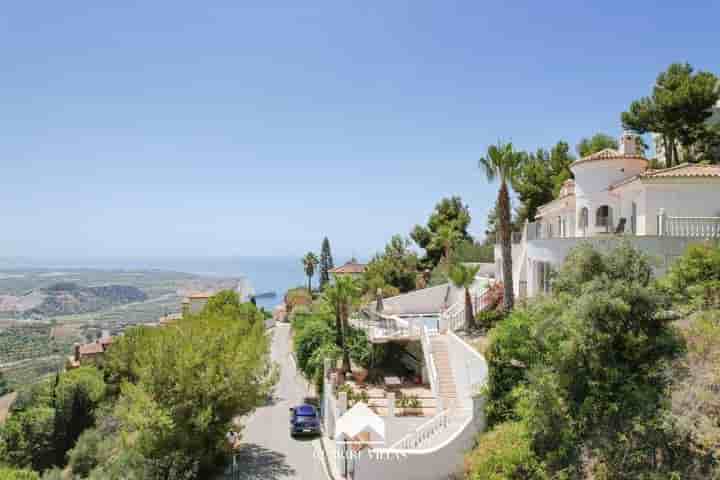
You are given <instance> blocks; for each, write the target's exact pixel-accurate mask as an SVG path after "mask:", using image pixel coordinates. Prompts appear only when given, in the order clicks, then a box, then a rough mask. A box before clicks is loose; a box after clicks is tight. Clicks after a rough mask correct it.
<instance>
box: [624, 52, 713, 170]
mask: <svg viewBox="0 0 720 480" xmlns="http://www.w3.org/2000/svg"><path fill="white" fill-rule="evenodd" d="M717 85H718V77H716V76H715V75H713V74H712V73H710V72H702V71H699V72H695V71H694V69H693V68H692V67H691V66H690V64H688V63H684V64H682V63H673V64H672V65H670V67H668V69H667V70H666V71H664V72H662V73H660V74H659V75H658V77H657V80H656V82H655V86H654V87H653V91H652V94H651V95H650V96H649V97H642V98H640V99H639V100H636V101H634V102H632V103H631V104H630V108H629V109H628V111H626V112H623V113H622V117H621V118H622V123H623V126H624V127H625V128H628V129H630V130H633V131H635V132H637V133H641V134H642V133H657V134H660V136H661V140H662V144H663V150H664V152H665V159H666V166H668V167H670V166H673V165H677V164H679V163H680V162H681V160H682V159H684V160H687V161H695V160H700V159H701V158H699V156H698V155H697V152H695V151H694V149H693V147H694V145H695V144H696V143H698V142H703V141H707V136H708V135H710V136H711V137H712V136H713V135H714V134H715V132H714V131H713V130H712V128H711V127H710V126H708V125H707V124H706V120H707V119H708V118H710V116H711V115H712V107H713V106H714V105H715V104H716V103H717V101H718V99H719V98H720V90H719V89H718V87H717ZM680 147H682V155H681V152H680Z"/></svg>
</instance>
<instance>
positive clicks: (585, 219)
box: [578, 207, 588, 228]
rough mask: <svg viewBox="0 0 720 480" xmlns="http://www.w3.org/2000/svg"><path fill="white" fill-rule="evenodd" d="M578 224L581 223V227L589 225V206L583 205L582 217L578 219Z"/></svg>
mask: <svg viewBox="0 0 720 480" xmlns="http://www.w3.org/2000/svg"><path fill="white" fill-rule="evenodd" d="M578 224H580V228H587V226H588V209H587V207H583V208H582V209H580V219H579V220H578Z"/></svg>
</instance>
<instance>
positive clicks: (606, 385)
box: [474, 244, 688, 478]
mask: <svg viewBox="0 0 720 480" xmlns="http://www.w3.org/2000/svg"><path fill="white" fill-rule="evenodd" d="M651 272H652V269H651V266H650V262H649V260H648V258H646V257H645V256H644V255H643V254H642V253H640V252H638V251H637V250H634V249H633V248H632V247H630V246H629V245H628V244H624V245H621V246H619V247H617V248H616V249H614V250H613V251H611V252H609V253H607V254H604V253H600V252H598V251H595V250H593V249H592V248H591V247H590V246H587V245H585V246H581V247H578V248H576V249H575V250H573V251H572V252H571V253H570V254H569V256H568V258H567V259H566V261H565V263H564V264H563V266H562V267H561V268H560V270H559V272H557V274H556V275H555V278H554V282H553V295H552V296H549V297H546V298H543V299H540V300H538V301H536V302H533V303H531V304H530V305H529V306H528V307H526V308H522V309H517V310H515V311H514V312H513V313H512V314H510V315H509V316H508V317H507V318H505V319H504V320H502V321H501V322H500V323H499V324H498V325H497V327H496V328H495V329H494V330H493V331H492V333H491V339H490V346H489V348H488V350H487V351H486V354H487V358H488V361H489V367H490V368H489V373H490V377H489V382H488V387H487V396H488V410H487V413H488V420H489V422H490V425H491V426H494V427H495V430H494V431H493V432H494V433H492V434H491V435H489V436H488V437H487V439H488V440H490V439H492V438H494V437H497V436H498V435H501V434H502V435H503V436H504V435H509V434H510V431H512V432H515V433H514V434H513V435H518V436H517V441H520V442H522V443H523V445H524V446H525V447H524V448H529V450H530V452H531V453H532V455H530V457H531V458H528V457H527V456H523V458H519V459H518V463H517V464H514V465H512V466H511V467H508V466H507V465H506V468H509V469H510V470H512V471H513V472H515V473H514V475H508V476H507V477H503V478H546V477H544V476H542V475H547V476H548V477H553V475H555V476H562V478H566V477H569V478H575V477H576V476H579V475H580V474H581V473H582V472H583V471H585V472H587V469H589V470H590V471H592V472H593V473H594V474H595V475H596V476H597V477H596V478H669V477H661V476H658V477H650V476H647V477H646V476H643V475H645V474H649V473H650V472H655V473H656V474H661V473H662V474H665V475H671V474H673V473H674V474H676V475H679V476H678V478H684V477H683V475H682V474H681V473H679V472H685V471H686V470H685V468H686V467H687V465H686V464H685V463H684V462H685V461H686V460H687V458H688V457H686V456H684V453H683V454H682V455H681V454H680V452H681V451H682V452H685V453H687V449H686V450H682V449H683V448H686V447H683V446H682V445H681V444H680V443H676V441H678V440H679V437H676V436H674V433H673V431H674V430H673V428H674V427H673V426H672V423H666V421H667V417H666V416H665V412H666V410H665V406H666V404H667V402H666V399H667V388H668V386H669V377H668V375H667V369H668V368H669V367H670V365H671V364H672V362H673V361H674V360H675V359H676V358H677V357H678V356H679V355H680V354H681V353H682V351H683V343H682V340H681V338H680V337H679V336H678V335H677V333H676V331H675V330H674V329H673V328H672V327H671V326H670V325H669V324H668V322H667V320H663V319H662V316H661V315H658V313H659V310H660V309H661V308H662V306H663V305H664V299H663V296H662V295H661V294H660V292H659V291H658V290H657V289H656V288H655V287H654V284H653V281H652V274H651ZM507 422H511V423H507ZM514 422H519V425H520V426H519V427H511V425H514ZM510 428H511V429H512V430H510V431H508V430H507V429H510ZM515 428H519V430H515ZM483 438H484V437H481V440H480V449H481V452H487V453H482V454H481V455H480V453H479V452H476V454H475V455H476V456H475V457H474V461H475V462H478V465H481V466H483V465H486V462H488V461H490V457H489V455H497V454H498V453H497V451H496V450H490V449H489V448H490V447H489V446H483V444H484V441H485V440H484V439H483ZM649 445H652V446H653V448H648V446H649ZM477 455H480V456H479V457H478V456H477ZM509 461H510V460H509ZM538 465H542V470H543V471H542V472H541V473H542V475H539V476H535V475H536V474H537V472H535V473H534V474H533V475H531V476H522V475H518V472H519V471H523V470H522V469H527V468H529V467H531V468H533V469H534V468H535V467H536V466H538ZM483 468H485V467H483ZM623 475H624V476H623ZM478 478H481V477H478ZM553 478H555V477H553Z"/></svg>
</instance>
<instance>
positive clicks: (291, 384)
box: [237, 324, 327, 480]
mask: <svg viewBox="0 0 720 480" xmlns="http://www.w3.org/2000/svg"><path fill="white" fill-rule="evenodd" d="M289 342H290V327H289V326H288V325H287V324H278V325H277V326H276V327H275V328H274V336H273V343H272V358H273V360H274V361H276V362H277V363H278V364H279V365H280V380H279V382H278V385H277V387H276V389H275V396H274V399H273V401H272V402H270V404H268V405H266V406H264V407H261V408H259V409H257V410H256V411H255V412H254V413H253V414H252V415H251V416H250V417H248V418H247V419H244V422H243V423H244V424H245V429H244V430H243V433H242V439H243V444H244V446H243V448H242V449H241V450H240V452H239V454H238V456H237V461H238V463H239V464H240V465H241V469H242V474H241V476H240V478H242V479H248V480H250V479H252V480H256V479H257V480H261V479H262V480H276V479H300V480H327V476H326V474H325V470H324V469H323V464H322V463H321V462H322V457H321V450H320V443H319V440H318V439H317V438H307V439H293V438H290V433H289V430H290V412H289V409H290V407H293V406H295V405H297V404H298V403H302V401H303V398H305V397H306V396H307V393H306V390H305V384H304V382H303V380H302V378H301V377H300V376H299V374H297V373H296V370H295V366H294V363H293V362H292V360H291V359H290V343H289Z"/></svg>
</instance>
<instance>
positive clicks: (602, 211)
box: [595, 205, 610, 227]
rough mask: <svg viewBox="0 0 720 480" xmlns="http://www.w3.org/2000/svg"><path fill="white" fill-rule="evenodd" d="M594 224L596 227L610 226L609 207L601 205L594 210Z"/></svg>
mask: <svg viewBox="0 0 720 480" xmlns="http://www.w3.org/2000/svg"><path fill="white" fill-rule="evenodd" d="M595 226H596V227H609V226H610V207H608V206H607V205H603V206H602V207H600V208H598V209H597V211H596V212H595Z"/></svg>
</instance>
